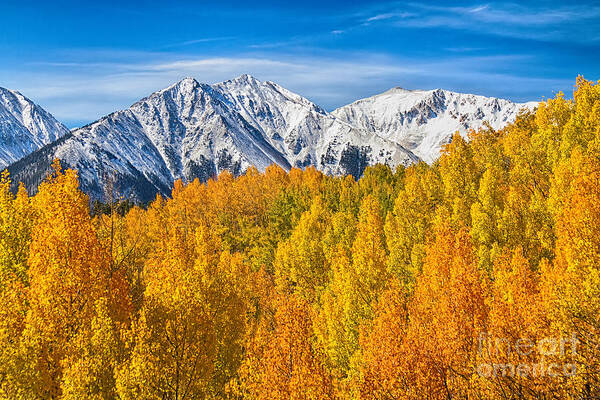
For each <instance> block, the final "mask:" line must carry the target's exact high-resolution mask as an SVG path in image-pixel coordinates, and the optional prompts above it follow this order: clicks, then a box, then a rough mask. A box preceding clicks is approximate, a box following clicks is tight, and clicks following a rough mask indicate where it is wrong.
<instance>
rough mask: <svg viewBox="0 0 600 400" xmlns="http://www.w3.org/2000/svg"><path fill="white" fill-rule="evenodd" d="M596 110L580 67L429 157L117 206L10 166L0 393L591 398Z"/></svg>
mask: <svg viewBox="0 0 600 400" xmlns="http://www.w3.org/2000/svg"><path fill="white" fill-rule="evenodd" d="M599 111H600V85H598V84H594V83H593V82H589V81H585V80H583V79H582V78H579V79H578V81H577V87H576V91H575V95H574V100H565V99H564V98H563V96H562V94H559V95H558V96H557V97H556V98H555V99H550V100H548V101H546V102H544V103H542V104H541V105H540V107H539V108H538V110H537V111H536V112H535V113H525V114H522V115H520V116H519V117H518V118H517V121H516V122H515V123H514V124H512V125H510V126H508V127H506V128H505V129H503V130H499V131H494V130H492V129H488V128H484V129H481V130H480V131H478V132H471V133H470V134H469V136H470V137H469V140H468V141H467V140H465V139H464V138H462V137H461V136H459V135H456V136H455V137H454V138H453V140H452V143H450V144H449V145H448V146H446V148H445V149H444V152H443V154H442V155H441V158H440V160H439V161H438V162H436V163H434V164H433V165H426V164H423V163H421V164H418V165H413V166H410V167H407V168H402V167H401V168H398V169H397V170H396V171H391V170H390V169H389V168H388V167H386V166H374V167H370V168H368V169H367V170H366V171H365V173H364V176H363V177H362V178H361V179H360V180H359V181H358V182H356V181H355V180H354V179H352V178H351V177H328V176H324V175H322V174H321V173H319V172H318V171H316V170H314V169H311V168H309V169H307V170H305V171H301V170H298V169H293V170H292V171H290V172H289V173H286V172H285V171H283V170H281V169H280V168H278V167H275V166H272V167H269V168H268V169H267V170H266V171H265V172H264V173H259V172H258V171H256V170H255V169H250V170H249V171H247V172H246V173H245V174H244V175H242V176H239V177H234V176H232V175H231V174H229V173H223V174H221V175H220V176H219V177H218V178H216V179H213V180H210V181H208V182H207V183H206V184H201V183H199V182H198V181H194V182H190V183H188V184H185V185H184V184H182V183H181V182H177V183H176V185H175V188H174V189H173V193H172V197H171V198H168V199H165V198H160V197H159V198H157V199H156V201H154V202H153V203H152V204H150V205H148V206H147V207H133V208H132V209H131V210H129V211H128V212H126V213H123V212H122V210H123V209H122V208H118V207H116V208H115V207H105V208H104V210H106V213H105V214H100V215H90V208H89V200H88V199H87V197H86V196H85V195H84V194H83V193H82V192H81V191H80V190H79V189H78V181H77V179H78V178H77V174H76V172H75V171H71V170H66V171H62V170H61V168H60V166H59V165H58V163H56V164H55V166H54V172H53V173H52V174H51V176H50V177H49V178H48V179H47V180H46V181H45V182H44V183H43V184H42V185H41V186H40V187H39V191H38V193H37V194H35V195H34V196H31V197H30V196H28V195H27V194H26V192H25V191H24V190H23V189H21V190H19V192H18V193H17V194H13V193H11V192H10V190H9V187H10V180H9V176H8V175H7V174H3V176H2V180H1V182H0V398H2V399H21V398H23V399H33V398H35V399H178V400H183V399H400V398H402V399H422V398H428V399H442V398H443V399H447V398H486V399H506V398H531V399H542V398H544V399H547V398H571V399H576V398H593V397H594V396H598V395H600V393H599V392H598V390H599V389H598V388H599V387H600V353H599V352H598V349H599V348H600V346H599V343H598V341H599V337H600V321H599V319H598V315H600V312H599V311H600V268H599V262H600V250H599V249H600V242H599V240H600V239H599V238H600V222H599V221H600V208H599V205H598V204H599V202H598V198H599V197H600V161H599V160H600V114H599ZM553 340H557V341H558V342H557V343H559V344H560V343H562V344H563V347H565V346H564V344H565V343H568V346H567V347H566V348H567V350H568V351H546V350H547V349H546V350H545V349H544V348H542V347H540V346H538V345H539V344H540V343H546V344H548V343H550V344H552V343H553V342H552V341H553ZM561 340H562V341H563V342H560V341H561ZM571 345H574V346H575V347H573V348H572V347H571ZM559 347H560V346H559ZM572 349H575V350H574V351H571V350H572ZM525 350H527V351H525ZM563 350H564V349H563ZM574 370H576V371H575V372H576V373H572V372H573V371H574ZM524 371H525V372H526V373H524Z"/></svg>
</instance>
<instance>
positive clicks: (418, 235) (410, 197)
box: [385, 163, 442, 286]
mask: <svg viewBox="0 0 600 400" xmlns="http://www.w3.org/2000/svg"><path fill="white" fill-rule="evenodd" d="M441 191H442V186H441V181H440V178H439V176H438V175H437V174H436V173H434V172H432V171H431V170H430V169H429V168H428V167H427V166H426V164H424V163H421V164H418V165H416V166H412V167H410V168H408V169H407V170H406V172H405V176H404V188H403V189H401V190H400V191H399V193H398V195H397V197H396V200H395V202H394V208H393V210H392V212H391V213H389V214H388V216H387V218H386V220H385V236H386V243H387V247H388V249H389V252H390V254H389V257H388V262H387V264H388V266H387V267H388V271H389V272H390V273H391V274H393V275H395V276H396V277H398V279H400V281H401V282H403V283H404V284H406V285H409V286H411V285H413V284H414V280H415V278H416V276H417V275H418V273H419V272H421V267H422V265H423V259H424V258H425V251H426V248H427V239H428V235H429V234H430V233H431V231H432V225H433V219H434V216H435V214H436V209H437V207H438V206H439V205H440V204H441V200H442V192H441Z"/></svg>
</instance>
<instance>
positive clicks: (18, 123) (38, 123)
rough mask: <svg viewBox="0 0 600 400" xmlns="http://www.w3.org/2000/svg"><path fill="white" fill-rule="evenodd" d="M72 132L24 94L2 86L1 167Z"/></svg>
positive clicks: (0, 89)
mask: <svg viewBox="0 0 600 400" xmlns="http://www.w3.org/2000/svg"><path fill="white" fill-rule="evenodd" d="M67 133H69V130H68V129H67V128H66V127H65V126H64V125H63V124H61V123H60V122H58V121H57V120H56V119H54V117H53V116H52V115H50V113H48V112H47V111H45V110H44V109H43V108H41V107H40V106H38V105H36V104H34V103H33V102H32V101H31V100H29V99H28V98H26V97H25V96H23V95H22V94H21V93H19V92H16V91H13V90H9V89H4V88H0V168H4V167H6V166H7V165H8V164H10V163H13V162H15V161H17V160H19V159H20V158H22V157H24V156H26V155H28V154H30V153H32V152H33V151H35V150H37V149H39V148H40V147H42V146H44V145H46V144H48V143H50V142H52V141H54V140H56V139H58V138H59V137H61V136H63V135H66V134H67Z"/></svg>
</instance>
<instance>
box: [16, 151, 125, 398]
mask: <svg viewBox="0 0 600 400" xmlns="http://www.w3.org/2000/svg"><path fill="white" fill-rule="evenodd" d="M33 206H34V208H35V212H36V215H37V218H36V222H35V224H34V226H33V227H32V239H31V247H30V254H29V260H28V263H29V282H30V288H29V296H28V299H29V304H30V307H31V308H30V310H29V313H28V315H27V326H26V328H25V331H24V341H25V343H26V347H27V349H28V351H29V354H28V356H29V357H31V361H32V362H35V363H36V364H37V366H38V367H37V368H36V371H35V377H34V379H35V380H34V382H31V385H30V388H31V391H32V393H35V395H36V396H40V397H43V398H46V397H56V396H58V395H60V393H61V390H60V383H61V380H62V375H63V360H64V359H66V358H69V357H75V356H76V352H77V350H78V349H77V345H76V343H75V339H76V338H77V336H78V335H80V334H81V333H82V331H83V330H85V329H86V327H88V326H89V324H90V323H91V321H92V318H93V317H94V315H95V309H94V305H95V302H96V301H97V300H99V299H101V298H103V297H106V298H107V299H108V307H109V310H110V312H111V315H117V314H121V310H119V309H118V308H119V307H122V306H123V305H125V306H126V305H127V303H128V301H127V288H126V286H127V285H126V281H125V279H124V276H122V275H120V274H112V275H111V273H110V270H109V265H108V261H109V260H108V259H109V255H108V254H107V253H106V251H105V249H104V248H103V247H102V246H101V244H100V242H99V241H98V238H97V236H96V233H95V230H94V227H93V223H92V219H91V217H90V213H89V206H88V199H87V197H86V196H85V195H84V194H83V193H82V192H80V191H79V190H78V182H77V174H76V173H75V171H72V170H67V171H64V172H62V171H61V168H60V165H59V164H58V162H55V164H54V173H53V175H52V176H50V177H49V178H48V179H47V180H46V181H45V182H44V183H42V184H41V185H40V187H39V192H38V194H37V195H36V196H35V198H34V200H33Z"/></svg>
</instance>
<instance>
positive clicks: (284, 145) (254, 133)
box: [9, 75, 418, 201]
mask: <svg viewBox="0 0 600 400" xmlns="http://www.w3.org/2000/svg"><path fill="white" fill-rule="evenodd" d="M54 158H59V159H60V160H62V162H63V164H65V165H66V166H68V167H71V168H75V169H77V170H78V171H79V177H80V183H81V187H82V188H83V189H84V190H85V191H86V192H87V193H88V194H90V196H91V197H92V198H103V197H104V191H105V187H106V186H107V184H106V182H107V181H108V180H109V179H110V180H112V181H114V182H115V189H116V190H117V192H118V193H119V194H122V195H125V196H128V197H134V198H137V199H138V200H142V201H148V200H151V199H153V198H154V196H155V195H156V194H157V193H161V194H163V195H169V194H170V188H171V187H172V185H173V182H174V180H176V179H183V180H185V181H191V180H193V179H195V178H199V179H200V180H202V181H205V180H207V179H208V178H210V177H212V176H215V175H216V174H218V173H219V172H221V171H223V170H229V171H231V172H233V173H234V174H239V173H241V172H243V171H245V170H246V169H247V168H248V167H250V166H255V167H256V168H258V169H259V170H262V171H264V170H265V169H266V168H267V166H269V165H271V164H274V163H275V164H278V165H280V166H281V167H283V168H285V169H288V170H289V169H290V168H291V167H292V166H298V167H306V166H308V165H315V166H317V167H318V168H319V169H321V170H323V171H325V172H327V173H334V174H353V175H354V176H357V177H358V176H360V175H361V174H362V172H363V170H364V168H365V167H366V166H367V165H369V164H373V163H388V164H390V165H392V166H396V165H398V164H409V163H412V162H415V161H417V160H418V158H417V157H416V156H414V155H413V154H412V153H411V152H410V151H408V150H406V149H404V148H403V147H402V146H400V145H398V144H396V143H393V142H389V141H387V140H385V139H382V138H380V137H378V136H376V135H372V134H370V133H367V132H365V131H362V130H359V129H356V128H354V127H352V126H351V125H349V124H347V123H345V122H342V121H340V120H338V119H337V118H335V117H333V116H332V115H331V114H329V113H327V112H325V111H324V110H323V109H321V108H320V107H318V106H317V105H315V104H314V103H311V102H310V101H309V100H307V99H305V98H303V97H301V96H299V95H297V94H294V93H292V92H289V91H287V90H286V89H284V88H282V87H280V86H278V85H276V84H274V83H271V82H264V83H263V82H260V81H258V80H256V79H254V78H252V77H250V76H247V75H244V76H241V77H239V78H237V79H234V80H231V81H227V82H223V83H220V84H216V85H213V86H210V85H205V84H200V83H198V82H197V81H196V80H194V79H192V78H186V79H184V80H182V81H180V82H178V83H176V84H175V85H172V86H170V87H168V88H166V89H163V90H160V91H158V92H155V93H153V94H151V95H150V96H148V97H146V98H144V99H142V100H140V101H138V102H137V103H135V104H133V105H132V106H131V107H130V108H128V109H126V110H122V111H117V112H115V113H113V114H110V115H108V116H106V117H104V118H102V119H100V120H98V121H96V122H94V123H92V124H90V125H87V126H85V127H82V128H79V129H77V130H75V131H73V132H71V133H70V134H69V135H68V137H65V138H64V139H61V140H59V141H56V142H55V143H52V144H50V145H48V146H46V147H44V148H43V149H40V150H39V151H37V152H35V153H33V154H31V155H29V156H28V157H25V158H24V159H22V160H20V161H19V162H17V163H15V164H13V165H11V167H10V168H9V172H11V175H12V176H13V179H14V180H15V181H17V182H18V181H23V182H24V183H25V184H26V186H27V187H28V188H30V190H34V188H36V187H37V186H38V185H39V183H40V182H41V181H42V180H43V179H44V177H45V175H46V174H47V173H48V172H49V170H50V165H51V162H52V160H53V159H54Z"/></svg>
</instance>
